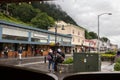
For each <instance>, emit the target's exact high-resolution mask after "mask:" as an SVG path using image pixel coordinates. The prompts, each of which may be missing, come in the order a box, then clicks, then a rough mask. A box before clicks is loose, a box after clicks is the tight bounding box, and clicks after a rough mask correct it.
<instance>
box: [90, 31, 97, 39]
mask: <svg viewBox="0 0 120 80" xmlns="http://www.w3.org/2000/svg"><path fill="white" fill-rule="evenodd" d="M89 35H90V36H91V37H92V39H97V38H98V36H97V34H96V33H95V32H89Z"/></svg>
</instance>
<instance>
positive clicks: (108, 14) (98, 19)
mask: <svg viewBox="0 0 120 80" xmlns="http://www.w3.org/2000/svg"><path fill="white" fill-rule="evenodd" d="M105 14H107V15H112V13H102V14H99V15H98V47H97V48H98V53H99V51H100V49H99V40H100V36H99V32H100V29H99V27H100V16H102V15H105Z"/></svg>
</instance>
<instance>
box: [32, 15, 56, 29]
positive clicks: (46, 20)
mask: <svg viewBox="0 0 120 80" xmlns="http://www.w3.org/2000/svg"><path fill="white" fill-rule="evenodd" d="M54 22H55V21H54V19H53V18H52V17H50V16H48V15H47V14H46V13H39V14H37V15H36V17H34V18H33V19H32V20H31V23H32V24H33V25H35V26H36V27H37V28H42V29H48V26H52V25H54Z"/></svg>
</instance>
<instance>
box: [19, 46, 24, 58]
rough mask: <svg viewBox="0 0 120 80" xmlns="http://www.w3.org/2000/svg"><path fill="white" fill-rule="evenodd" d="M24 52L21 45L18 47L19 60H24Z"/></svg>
mask: <svg viewBox="0 0 120 80" xmlns="http://www.w3.org/2000/svg"><path fill="white" fill-rule="evenodd" d="M22 52H23V50H22V46H20V48H19V49H18V55H19V60H22Z"/></svg>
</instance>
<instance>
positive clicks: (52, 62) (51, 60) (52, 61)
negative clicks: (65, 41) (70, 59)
mask: <svg viewBox="0 0 120 80" xmlns="http://www.w3.org/2000/svg"><path fill="white" fill-rule="evenodd" d="M47 60H48V70H49V72H53V73H54V66H55V55H54V54H53V50H52V49H50V50H49V53H48V55H47ZM51 66H52V68H51Z"/></svg>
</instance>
